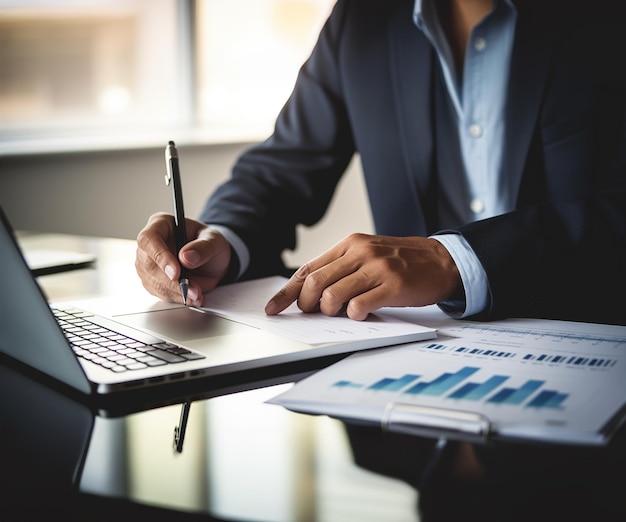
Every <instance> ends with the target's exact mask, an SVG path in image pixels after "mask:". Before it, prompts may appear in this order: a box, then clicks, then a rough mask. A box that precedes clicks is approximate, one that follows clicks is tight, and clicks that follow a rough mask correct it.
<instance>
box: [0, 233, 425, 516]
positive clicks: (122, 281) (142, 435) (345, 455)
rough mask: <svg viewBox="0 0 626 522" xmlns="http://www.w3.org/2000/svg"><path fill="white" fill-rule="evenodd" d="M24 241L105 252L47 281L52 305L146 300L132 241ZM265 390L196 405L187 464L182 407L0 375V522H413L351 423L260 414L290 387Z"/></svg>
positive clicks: (403, 490) (0, 369)
mask: <svg viewBox="0 0 626 522" xmlns="http://www.w3.org/2000/svg"><path fill="white" fill-rule="evenodd" d="M19 238H20V243H21V244H22V246H23V247H24V248H25V249H28V248H31V249H60V250H74V251H77V252H92V253H95V254H96V257H97V261H96V266H95V268H93V269H92V268H89V269H81V270H76V271H72V272H64V273H60V274H54V275H47V276H42V277H40V278H39V283H40V285H41V287H42V288H43V290H44V292H45V293H46V295H47V296H48V298H49V299H50V300H53V301H63V300H70V299H71V300H74V299H82V298H90V297H95V296H107V295H128V294H129V293H132V294H136V295H141V294H144V293H146V292H145V291H144V290H143V288H142V287H141V284H140V282H139V280H138V278H137V276H136V274H135V269H134V255H135V245H134V242H133V241H124V240H116V239H92V238H80V237H72V236H63V235H31V234H23V233H22V234H20V235H19ZM146 299H154V298H152V297H151V296H147V295H146ZM266 384H267V383H259V386H261V385H263V386H264V387H259V388H257V389H254V385H250V386H249V387H250V388H252V389H249V390H247V391H242V392H239V393H226V392H229V391H231V390H225V391H224V393H225V394H221V392H220V390H212V391H211V393H210V394H207V398H206V399H203V400H197V401H194V402H193V403H192V404H191V408H190V412H189V419H188V423H187V426H186V433H185V438H184V444H183V448H182V452H180V453H178V452H177V451H175V449H174V444H173V443H174V429H175V427H176V426H178V425H179V422H180V417H181V405H180V404H171V405H167V406H163V407H157V408H150V409H145V410H142V409H139V410H138V411H134V410H135V409H136V408H131V409H132V410H133V411H132V412H131V413H127V414H126V413H125V414H119V412H117V411H101V410H100V409H99V408H97V407H96V408H94V407H92V406H91V405H90V404H85V403H83V402H82V401H80V400H75V399H74V398H71V397H67V396H66V395H64V394H63V393H60V392H59V391H56V390H54V389H53V388H50V387H48V386H45V385H42V384H41V383H38V382H36V381H34V380H32V379H30V378H29V377H27V376H24V375H22V374H21V373H19V372H17V371H15V370H14V369H12V368H9V367H7V366H0V396H2V397H3V399H2V405H1V406H0V418H1V419H2V425H1V426H2V427H0V448H2V449H1V450H0V451H1V452H2V453H1V455H2V457H1V458H2V462H3V465H2V472H1V475H2V478H3V487H2V489H1V491H0V519H2V520H13V519H15V520H38V519H39V520H41V519H45V520H71V519H75V520H112V519H119V520H127V519H128V518H130V515H131V514H135V513H137V514H140V515H141V514H143V515H146V516H150V518H151V519H152V520H154V519H155V518H156V519H157V520H186V519H187V518H189V519H192V520H193V519H196V518H197V519H199V520H200V519H201V520H213V519H215V520H237V521H288V522H291V521H298V520H306V521H312V520H324V521H334V520H335V521H338V522H347V521H351V520H359V521H368V520H371V521H380V520H385V521H407V522H408V521H414V520H417V514H416V492H415V490H414V489H412V488H411V487H410V486H408V485H407V484H406V483H404V482H402V481H400V480H397V479H392V478H389V477H385V476H383V475H378V474H375V473H371V472H368V471H365V470H363V469H361V468H359V467H358V466H356V465H355V463H354V462H353V459H352V455H351V449H350V446H349V443H348V439H347V435H346V432H345V429H344V426H343V424H342V423H340V422H337V421H334V420H331V419H328V418H325V417H311V416H305V415H297V414H294V413H291V412H288V411H286V410H283V409H282V408H280V407H278V406H272V405H268V404H264V401H265V400H266V399H267V398H269V397H271V396H273V395H276V394H278V393H279V392H280V391H281V390H282V389H284V388H285V387H286V386H290V384H289V383H284V384H276V385H268V386H266ZM8 510H11V511H13V513H12V514H11V515H8ZM173 512H175V513H173Z"/></svg>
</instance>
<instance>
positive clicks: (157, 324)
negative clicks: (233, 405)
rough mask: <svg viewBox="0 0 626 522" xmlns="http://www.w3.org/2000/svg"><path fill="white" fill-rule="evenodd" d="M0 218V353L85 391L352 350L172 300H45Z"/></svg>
mask: <svg viewBox="0 0 626 522" xmlns="http://www.w3.org/2000/svg"><path fill="white" fill-rule="evenodd" d="M0 218H1V221H2V226H1V227H0V266H1V267H2V269H1V270H0V288H2V292H1V293H0V296H1V297H0V321H1V322H2V326H1V328H0V355H2V356H5V357H9V358H10V359H13V360H17V361H19V363H21V365H22V366H24V365H25V366H26V367H28V368H29V369H34V370H36V371H38V372H40V373H41V374H44V375H45V376H48V377H52V378H53V379H55V380H56V381H60V382H61V383H64V384H66V385H68V386H70V387H71V388H73V389H75V390H78V391H80V392H82V393H84V394H89V395H96V396H111V395H117V396H119V395H118V394H119V393H120V392H123V391H125V390H131V389H144V388H145V389H149V388H151V389H154V388H156V387H163V386H164V385H168V384H173V383H180V382H184V381H191V380H196V381H197V380H200V379H206V378H221V383H222V384H226V385H235V384H238V381H241V379H243V375H244V374H246V373H247V376H246V378H248V379H249V380H250V376H251V375H253V376H256V377H260V378H261V379H268V378H272V377H274V376H277V375H278V374H279V372H280V371H281V370H279V367H280V366H281V365H283V368H285V367H286V366H289V365H291V366H292V367H297V368H298V370H299V371H302V372H304V371H305V370H304V369H303V368H304V367H306V368H307V369H308V371H312V370H314V369H319V367H321V366H323V365H326V364H328V362H326V361H330V362H333V360H337V359H338V358H339V357H337V356H343V355H346V354H348V353H351V352H354V351H355V347H354V345H353V344H350V343H343V342H337V343H325V344H321V345H320V344H318V345H311V344H306V343H305V342H302V341H301V340H297V339H294V338H289V337H285V336H281V335H277V334H275V333H271V332H267V331H263V330H260V329H259V328H256V327H253V326H250V325H247V324H243V323H241V322H237V321H234V320H231V319H228V318H226V317H223V316H219V315H216V314H211V313H202V312H200V311H197V310H195V309H192V308H189V307H185V306H182V305H177V304H172V303H164V302H158V303H156V304H155V305H154V306H152V307H148V308H146V307H145V303H144V304H143V305H141V307H140V308H137V309H129V308H132V307H129V306H128V304H127V303H125V304H124V305H123V306H122V303H121V302H120V300H115V299H111V298H105V299H101V300H94V301H93V302H92V301H83V302H78V306H76V304H67V303H60V304H58V305H55V304H52V305H51V304H50V303H48V301H47V299H46V297H45V295H44V293H43V292H42V290H41V288H40V287H39V285H38V283H37V280H36V278H35V277H34V276H33V273H32V272H31V270H30V269H29V266H28V264H27V263H26V261H25V257H24V255H23V253H22V252H21V250H20V247H19V244H18V242H17V241H16V238H15V235H14V233H13V230H12V227H11V225H10V223H9V221H8V219H7V217H6V215H5V214H4V212H3V211H2V208H0ZM412 340H413V339H412ZM387 344H389V343H387ZM333 358H334V359H333ZM314 361H317V362H314ZM321 361H324V362H325V364H322V363H321ZM293 363H295V365H294V364H293ZM304 363H306V364H304ZM298 365H299V366H298ZM274 371H275V372H276V375H273V374H272V372H274ZM282 371H283V372H284V369H283V370H282ZM252 380H254V379H252ZM202 382H204V381H202ZM212 382H216V381H212Z"/></svg>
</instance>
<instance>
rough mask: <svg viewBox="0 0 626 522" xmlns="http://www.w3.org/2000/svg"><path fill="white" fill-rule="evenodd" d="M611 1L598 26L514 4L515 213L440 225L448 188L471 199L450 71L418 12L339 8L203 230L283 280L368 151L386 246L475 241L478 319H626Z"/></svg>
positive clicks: (579, 14)
mask: <svg viewBox="0 0 626 522" xmlns="http://www.w3.org/2000/svg"><path fill="white" fill-rule="evenodd" d="M601 3H602V2H600V3H593V9H594V11H593V13H589V12H586V11H583V10H582V9H579V7H578V4H577V2H574V1H567V2H559V1H554V0H551V1H550V2H545V1H537V2H533V1H526V2H524V1H521V0H520V1H519V2H517V8H518V22H517V27H516V34H515V42H514V48H513V54H512V59H511V65H510V81H509V91H508V99H507V107H506V131H505V136H504V143H505V146H504V154H503V161H504V167H505V172H506V173H507V175H508V176H509V177H510V181H511V183H512V185H513V186H514V187H516V188H517V190H518V198H517V207H516V210H515V211H514V212H511V213H507V214H505V215H503V216H499V217H496V218H492V219H488V220H482V221H478V222H475V223H471V224H468V223H469V221H465V220H463V219H461V220H459V222H458V223H450V222H445V223H444V222H442V221H441V219H440V215H439V210H438V201H439V200H438V197H437V195H438V193H439V192H438V191H440V190H448V192H449V193H451V194H452V197H456V198H458V199H459V202H460V204H461V207H463V206H467V205H468V201H469V200H468V199H467V196H466V194H465V192H464V191H463V187H457V188H454V189H452V190H451V188H450V187H449V186H448V185H447V184H446V172H443V171H441V170H440V169H439V168H438V164H437V163H438V162H437V154H436V151H437V150H438V149H437V148H438V147H446V146H448V145H447V143H446V142H445V140H440V142H439V143H437V139H436V133H435V132H434V131H433V129H434V118H435V117H436V115H435V114H434V111H433V107H434V103H433V100H434V93H433V86H434V85H435V84H436V83H437V82H435V77H436V75H437V74H440V69H439V67H440V66H439V63H438V60H437V59H436V55H435V53H434V50H433V48H432V47H431V45H430V44H429V42H428V40H427V39H426V38H425V37H424V35H423V34H422V33H421V32H420V30H419V29H417V27H416V26H415V25H414V24H413V20H412V11H413V1H412V0H385V1H380V0H339V1H338V3H337V5H336V6H335V8H334V10H333V13H332V15H331V17H330V18H329V20H328V22H327V24H326V25H325V27H324V29H323V31H322V33H321V35H320V38H319V41H318V43H317V45H316V47H315V49H314V51H313V53H312V55H311V57H310V58H309V60H308V61H307V62H306V63H305V64H304V65H303V67H302V69H301V71H300V73H299V76H298V79H297V82H296V85H295V87H294V90H293V93H292V95H291V97H290V99H289V100H288V102H287V103H286V105H285V107H284V108H283V110H282V112H281V113H280V115H279V117H278V119H277V123H276V127H275V131H274V133H273V135H272V136H271V137H270V138H269V139H268V140H267V141H265V142H263V143H261V144H259V145H257V146H254V147H252V148H251V149H250V150H248V151H247V152H246V153H244V154H243V155H242V156H241V157H240V158H239V159H238V161H237V162H236V164H235V166H234V168H233V172H232V177H231V179H230V180H229V181H228V182H226V183H225V184H223V185H222V186H220V187H219V188H218V190H217V191H216V192H215V193H214V194H213V195H212V196H211V197H210V198H209V200H208V202H207V204H206V206H205V209H204V211H203V213H202V215H201V219H202V220H203V221H205V222H208V223H217V224H222V225H225V226H228V227H230V228H232V229H233V230H234V231H235V232H236V233H238V234H239V235H240V237H241V238H242V239H243V240H244V242H245V243H246V245H247V246H248V248H249V250H250V254H251V263H250V267H249V269H248V270H247V272H246V274H245V275H244V277H246V278H252V277H259V276H263V275H267V274H272V273H278V272H281V271H282V270H283V268H284V267H283V264H282V260H281V253H282V252H283V251H284V250H285V249H287V248H289V249H291V248H294V247H295V237H296V236H295V227H296V225H297V224H304V225H311V224H314V223H315V222H316V221H318V220H319V219H320V218H321V217H322V215H323V214H324V212H325V210H326V208H327V206H328V203H329V201H330V199H331V197H332V194H333V191H334V189H335V187H336V184H337V182H338V181H339V179H340V177H341V175H342V173H343V172H344V170H345V168H346V166H347V165H348V163H349V162H350V160H351V159H352V157H353V155H354V154H355V153H358V154H359V155H360V158H361V163H362V167H363V174H364V176H365V181H366V186H367V190H368V196H369V201H370V205H371V210H372V215H373V218H374V223H375V227H376V232H377V233H379V234H384V235H394V236H415V235H427V234H432V233H436V232H437V231H439V230H440V229H441V228H444V227H445V228H446V229H448V230H450V229H453V230H454V231H455V232H458V233H460V234H463V236H464V237H465V238H466V239H467V241H468V242H469V244H470V245H471V246H472V248H473V249H474V251H475V252H476V254H477V255H478V258H479V259H480V261H481V263H482V264H483V267H484V268H485V271H486V273H487V276H488V279H489V292H490V307H489V310H487V311H486V312H485V314H483V315H482V316H481V318H482V319H489V318H497V317H503V316H512V315H517V316H521V315H532V316H542V317H563V318H569V319H584V320H596V321H604V322H625V321H626V306H624V304H623V302H622V303H618V304H615V300H614V299H613V296H614V293H618V295H620V296H621V299H623V296H624V294H625V289H626V275H625V270H626V269H625V268H624V267H626V253H625V250H626V241H625V238H624V236H625V234H626V197H625V193H624V184H625V181H624V179H625V178H626V173H625V171H626V169H625V167H624V165H625V164H626V161H625V156H626V130H625V120H626V117H625V116H626V72H625V71H626V60H625V59H624V55H625V51H626V30H625V29H626V27H625V26H624V24H623V22H621V21H619V20H620V18H619V17H617V15H616V14H615V16H611V14H612V13H611V11H614V10H615V9H611V6H610V3H608V5H609V7H608V8H606V9H604V8H603V6H602V5H600V4H601ZM614 4H619V2H614ZM450 143H451V144H454V143H456V140H453V139H451V140H450ZM444 150H445V149H444ZM457 152H458V151H457Z"/></svg>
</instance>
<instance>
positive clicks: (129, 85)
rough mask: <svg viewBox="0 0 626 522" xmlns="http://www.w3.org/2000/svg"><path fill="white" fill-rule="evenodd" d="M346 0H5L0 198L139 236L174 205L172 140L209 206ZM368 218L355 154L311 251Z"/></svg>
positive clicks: (85, 230) (28, 224) (365, 226)
mask: <svg viewBox="0 0 626 522" xmlns="http://www.w3.org/2000/svg"><path fill="white" fill-rule="evenodd" d="M333 4H334V0H228V1H225V0H82V1H81V2H75V1H71V0H68V1H65V0H55V1H54V2H50V1H44V0H0V71H2V74H0V205H2V207H3V209H4V210H5V212H6V213H7V214H8V216H9V218H10V219H11V221H12V222H13V224H14V226H15V227H16V228H18V229H21V230H32V231H41V232H61V233H72V234H81V235H96V236H109V237H119V238H128V239H134V238H135V236H136V234H137V232H138V231H139V230H140V229H141V227H142V226H143V225H144V223H145V221H146V219H147V218H148V216H149V215H150V214H151V213H153V212H155V211H160V210H165V211H169V210H170V209H171V201H170V193H169V189H168V188H167V187H166V186H165V184H164V177H163V176H164V168H165V167H164V148H165V144H166V143H167V141H168V140H170V139H173V140H175V141H176V142H177V146H178V149H179V152H180V155H181V169H182V175H183V189H184V193H185V206H186V211H187V214H188V215H189V216H190V217H193V216H197V215H198V213H199V212H200V209H201V207H202V205H203V203H204V201H205V199H206V197H207V196H208V194H209V193H210V192H211V191H212V190H213V189H214V188H215V187H216V186H217V185H218V184H219V183H221V182H222V181H224V180H225V179H226V178H227V177H228V176H229V173H230V168H231V166H232V165H233V163H234V161H235V160H236V158H237V156H238V155H239V154H241V152H242V151H243V150H245V148H246V147H248V146H250V145H251V144H252V143H255V142H258V141H260V140H262V139H264V138H265V137H266V136H267V135H268V134H269V133H270V132H271V129H272V125H273V122H274V119H275V116H276V114H277V113H278V111H279V110H280V108H281V107H282V105H283V104H284V102H285V100H286V99H287V97H288V95H289V93H290V91H291V88H292V86H293V82H294V80H295V77H296V74H297V72H298V69H299V67H300V65H301V64H302V63H303V61H304V60H305V59H306V57H307V56H308V54H309V53H310V51H311V49H312V47H313V45H314V43H315V40H316V37H317V34H318V33H319V30H320V28H321V27H322V25H323V23H324V21H325V19H326V18H327V16H328V14H329V12H330V10H331V9H332V6H333ZM354 231H359V232H371V231H372V223H371V217H370V213H369V209H368V205H367V200H366V196H365V189H364V186H363V182H362V180H361V173H360V164H359V161H358V158H355V160H354V161H353V163H352V164H351V166H350V168H349V170H348V172H347V174H346V176H345V178H344V180H343V181H342V183H341V185H340V187H339V192H338V193H337V194H336V196H335V198H334V200H333V202H332V206H331V209H330V212H329V213H328V215H327V216H326V217H325V219H324V220H323V221H322V222H321V223H320V224H319V225H317V226H315V227H313V228H312V229H307V230H304V229H303V230H300V231H299V237H300V240H299V246H298V250H297V251H296V252H295V253H288V254H287V258H288V260H289V262H291V263H298V264H299V263H300V262H303V261H305V260H307V259H309V258H310V257H312V256H314V255H317V254H318V253H320V252H321V251H322V250H325V249H326V248H329V247H330V246H332V245H333V244H334V243H335V242H336V241H338V240H339V239H341V238H342V237H344V236H345V235H346V234H348V233H350V232H354Z"/></svg>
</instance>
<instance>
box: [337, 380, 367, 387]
mask: <svg viewBox="0 0 626 522" xmlns="http://www.w3.org/2000/svg"><path fill="white" fill-rule="evenodd" d="M333 388H363V385H362V384H357V383H355V382H350V381H337V382H336V383H335V384H333Z"/></svg>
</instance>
